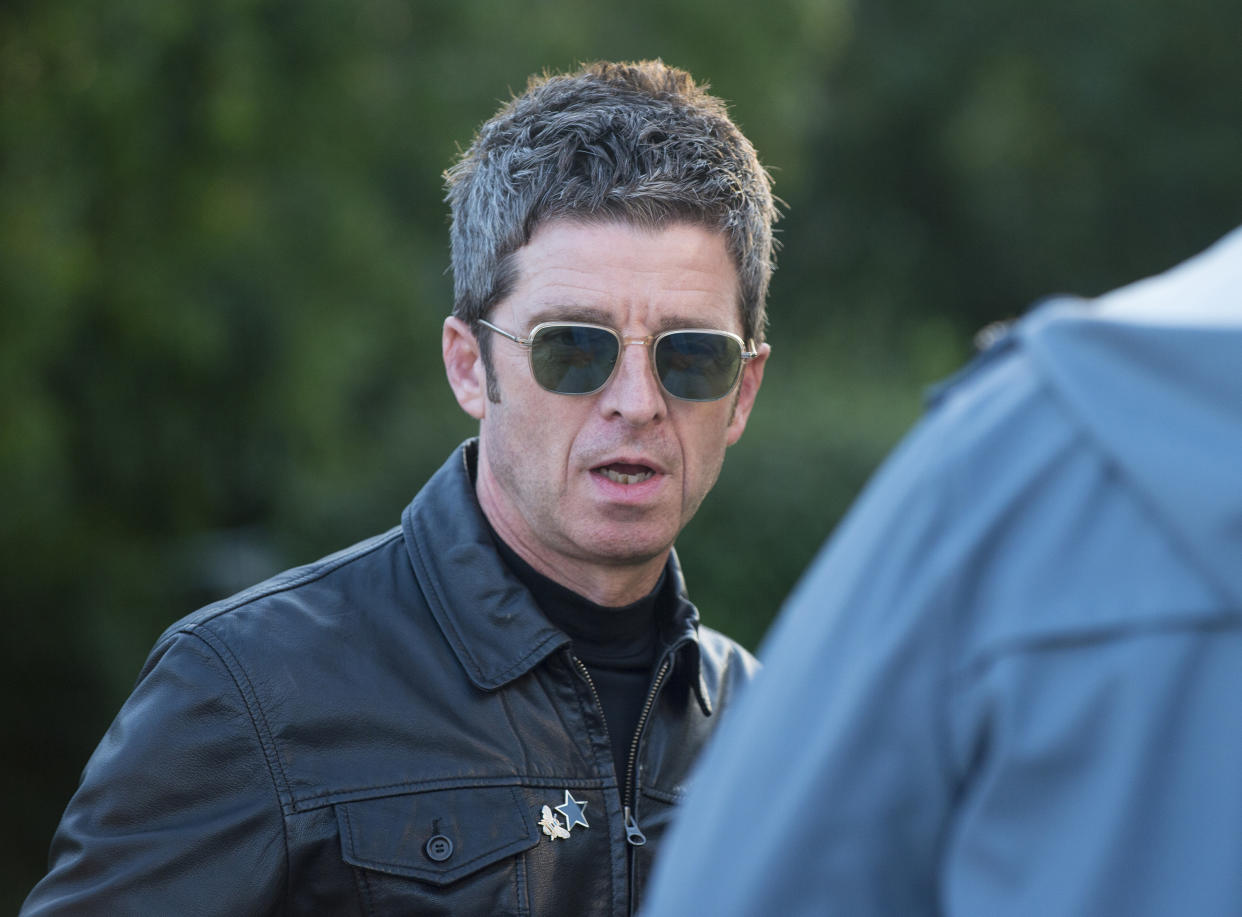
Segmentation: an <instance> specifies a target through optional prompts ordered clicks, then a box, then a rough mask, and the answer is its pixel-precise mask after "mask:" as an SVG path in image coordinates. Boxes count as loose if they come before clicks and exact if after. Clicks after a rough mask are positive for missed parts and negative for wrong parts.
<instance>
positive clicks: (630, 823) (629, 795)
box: [569, 653, 673, 847]
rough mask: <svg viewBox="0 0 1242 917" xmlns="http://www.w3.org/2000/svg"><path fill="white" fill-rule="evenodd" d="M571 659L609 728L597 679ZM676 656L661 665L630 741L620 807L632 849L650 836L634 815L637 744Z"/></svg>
mask: <svg viewBox="0 0 1242 917" xmlns="http://www.w3.org/2000/svg"><path fill="white" fill-rule="evenodd" d="M569 658H570V659H572V660H573V661H574V665H575V666H576V667H577V669H578V671H579V672H580V673H581V674H582V677H583V678H584V679H585V680H586V683H587V687H589V688H590V689H591V696H592V697H593V698H594V699H595V708H596V709H597V710H598V711H599V715H600V718H601V719H602V720H603V721H604V729H605V730H607V729H608V719H607V718H606V717H605V716H604V705H603V704H602V703H601V702H600V699H599V691H597V690H596V688H595V680H594V679H592V678H591V673H590V672H589V671H587V667H586V664H585V663H584V662H583V661H582V660H581V659H579V658H578V657H577V656H574V655H573V654H572V653H571V654H570V657H569ZM672 662H673V657H672V656H671V655H666V656H665V657H664V662H663V663H661V665H660V669H659V671H657V672H656V676H655V678H654V679H652V682H651V690H650V691H648V692H647V700H646V701H645V702H644V703H643V709H642V711H641V712H640V713H639V715H638V725H637V726H636V727H635V728H634V738H633V740H632V741H631V742H630V756H629V760H628V761H627V762H626V768H625V785H624V789H623V790H622V797H621V805H622V807H623V811H624V814H625V839H626V841H628V842H629V843H630V845H631V846H634V847H641V846H642V845H643V844H645V843H647V836H646V835H645V834H643V830H642V828H640V827H639V826H638V819H637V818H636V817H635V815H634V808H633V804H634V797H635V795H636V794H637V791H638V787H637V784H638V775H637V773H636V768H637V765H638V745H639V742H640V741H641V740H642V735H643V730H644V729H645V728H646V726H647V718H648V717H649V716H651V708H652V707H654V706H655V699H656V695H658V694H659V693H660V687H661V686H662V685H663V684H664V679H665V678H666V677H668V670H669V669H670V668H671V667H672Z"/></svg>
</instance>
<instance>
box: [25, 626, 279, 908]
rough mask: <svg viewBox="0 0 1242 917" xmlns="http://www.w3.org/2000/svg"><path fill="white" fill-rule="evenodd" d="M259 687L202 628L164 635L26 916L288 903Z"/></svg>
mask: <svg viewBox="0 0 1242 917" xmlns="http://www.w3.org/2000/svg"><path fill="white" fill-rule="evenodd" d="M248 693H249V692H248V690H247V689H246V688H245V686H244V682H241V683H240V684H239V681H238V680H237V679H235V678H234V675H233V674H232V673H231V672H230V671H229V669H228V668H227V667H226V665H225V664H224V662H223V661H222V659H221V657H220V656H219V655H218V654H217V653H216V652H215V651H214V650H213V649H212V647H211V646H209V645H208V644H207V643H206V642H204V641H203V640H202V639H200V638H199V637H197V636H195V635H193V634H184V633H183V634H177V635H175V636H174V637H172V638H171V640H170V641H169V642H167V643H165V644H163V645H162V646H161V647H158V648H157V649H156V651H155V652H154V653H153V654H152V658H151V660H150V661H149V662H148V664H147V666H146V668H145V670H144V673H143V675H142V677H141V678H140V680H139V682H138V685H137V686H136V687H135V689H134V692H133V693H132V694H131V695H130V697H129V699H128V701H127V702H126V703H125V705H124V706H123V707H122V709H121V711H120V713H119V714H118V715H117V718H116V720H115V721H114V722H113V724H112V726H111V728H109V730H108V732H107V734H106V735H105V736H104V738H103V741H102V742H101V743H100V745H99V747H98V748H97V749H96V751H95V753H94V755H93V756H92V757H91V759H90V761H89V763H88V764H87V766H86V769H85V771H84V772H83V775H82V780H81V783H80V785H79V788H78V791H77V793H76V794H75V795H74V797H73V799H72V800H71V801H70V803H69V806H68V808H67V809H66V811H65V813H64V816H63V817H62V819H61V822H60V826H59V827H58V829H57V831H56V834H55V836H54V838H53V840H52V848H51V854H50V858H49V863H50V870H49V872H48V874H47V875H46V876H45V877H44V879H43V880H42V881H41V882H40V883H39V884H38V885H37V886H35V888H34V890H33V891H32V892H31V894H30V896H29V897H28V898H27V900H26V903H25V905H24V906H23V909H22V911H21V913H22V915H23V917H24V915H30V917H34V915H40V917H42V915H50V914H109V915H117V917H120V915H131V914H132V915H151V914H180V915H194V914H229V915H244V914H267V913H271V912H273V911H274V910H275V909H277V907H278V903H279V900H280V897H281V890H282V887H283V884H284V881H285V880H284V876H285V867H286V848H285V837H284V827H283V818H282V813H281V808H280V802H279V797H278V793H277V784H276V783H275V781H274V772H273V770H272V769H271V768H270V767H269V761H268V757H267V755H266V754H265V750H264V744H265V739H266V733H265V732H264V731H263V730H262V728H261V725H262V724H261V722H259V721H258V719H257V718H256V716H255V715H254V710H253V709H252V707H251V706H250V705H249V704H247V702H246V697H247V695H248Z"/></svg>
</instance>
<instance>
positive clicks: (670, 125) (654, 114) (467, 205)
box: [445, 60, 778, 341]
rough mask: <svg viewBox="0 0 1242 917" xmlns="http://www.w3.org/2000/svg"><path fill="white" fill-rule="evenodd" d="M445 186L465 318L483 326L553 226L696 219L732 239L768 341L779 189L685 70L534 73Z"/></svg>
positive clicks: (750, 312) (756, 322) (590, 68)
mask: <svg viewBox="0 0 1242 917" xmlns="http://www.w3.org/2000/svg"><path fill="white" fill-rule="evenodd" d="M445 181H446V186H447V189H448V195H447V199H448V202H449V204H450V206H451V208H452V217H453V223H452V230H451V240H452V263H453V288H454V302H453V314H454V315H456V316H457V317H458V318H461V319H462V320H464V321H466V322H468V323H469V324H470V325H471V327H473V328H475V329H476V330H477V328H478V325H477V322H478V320H479V319H480V318H483V317H485V316H486V315H487V313H488V312H489V311H490V310H491V308H492V307H493V306H494V305H495V304H496V303H497V302H499V301H500V300H502V299H503V298H504V297H505V296H506V295H507V294H508V293H509V292H510V290H511V288H512V285H513V282H514V279H515V278H514V267H513V260H512V259H513V254H514V253H515V252H516V251H517V250H518V249H519V248H521V247H522V246H523V245H525V244H526V243H527V242H529V241H530V238H531V236H532V235H533V233H534V231H535V229H536V227H538V226H539V225H540V224H541V223H542V222H544V221H547V220H550V219H555V218H570V219H577V220H583V221H592V222H594V221H601V220H623V221H627V222H630V223H634V224H637V225H641V226H648V227H659V226H662V225H666V224H668V223H671V222H675V221H685V222H691V223H695V224H699V225H703V226H705V227H707V228H709V229H712V230H716V231H720V232H722V233H723V234H724V236H725V239H726V242H727V246H728V249H729V252H730V254H731V256H732V257H733V260H734V263H735V265H736V266H737V271H738V278H739V282H740V295H741V303H740V304H739V305H740V309H741V318H742V326H743V329H744V336H745V337H747V338H751V337H753V338H755V339H756V340H760V341H761V340H762V338H763V330H764V324H765V315H764V309H765V301H766V298H767V290H768V281H769V279H770V277H771V273H772V267H773V249H774V245H773V238H772V224H773V222H774V221H775V220H776V219H777V216H778V213H777V208H776V204H775V202H774V199H773V197H772V190H771V179H770V178H769V176H768V173H767V172H766V171H765V170H764V168H763V166H762V165H760V163H759V159H758V157H757V156H756V154H755V149H754V147H753V146H752V145H751V143H750V141H749V140H747V139H746V137H745V136H743V135H742V132H741V131H740V130H738V128H737V126H736V125H735V124H734V123H733V121H732V120H731V119H730V117H729V114H728V111H727V110H726V107H725V104H724V103H723V102H722V101H721V100H720V99H718V98H716V97H715V96H713V95H711V94H709V93H708V92H707V86H706V84H701V85H700V84H697V83H695V81H694V79H693V78H692V77H691V76H690V74H689V73H686V72H685V71H684V70H679V69H677V68H675V67H669V66H666V65H665V64H664V63H663V62H661V61H659V60H653V61H641V62H637V63H609V62H597V63H593V64H587V65H584V66H583V67H582V68H581V69H580V70H578V71H577V72H576V73H572V74H566V75H548V74H544V75H542V76H536V77H532V78H531V79H530V81H529V83H528V84H527V87H526V91H525V92H523V93H522V94H521V95H519V96H517V97H516V98H514V99H513V100H512V101H510V102H509V103H508V104H507V105H505V106H504V107H503V108H502V109H501V110H500V111H499V112H497V114H496V115H495V116H494V117H492V118H491V119H490V120H489V121H487V122H486V123H484V124H483V126H482V127H481V128H480V129H479V132H478V134H477V135H476V136H475V138H474V142H473V143H472V144H471V145H470V148H469V149H467V150H466V152H465V153H464V154H463V155H462V156H461V158H460V159H459V160H458V162H457V163H456V164H455V165H453V166H452V168H450V169H448V171H446V172H445ZM486 337H487V336H486V335H484V338H486Z"/></svg>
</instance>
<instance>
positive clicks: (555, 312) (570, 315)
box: [527, 304, 731, 334]
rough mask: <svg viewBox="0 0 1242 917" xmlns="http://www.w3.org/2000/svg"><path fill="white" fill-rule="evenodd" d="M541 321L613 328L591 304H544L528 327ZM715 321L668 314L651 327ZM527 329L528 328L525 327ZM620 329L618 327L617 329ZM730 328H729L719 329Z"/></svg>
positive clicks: (707, 325) (710, 324) (704, 325)
mask: <svg viewBox="0 0 1242 917" xmlns="http://www.w3.org/2000/svg"><path fill="white" fill-rule="evenodd" d="M541 322H586V323H588V324H591V325H603V326H604V327H605V328H614V327H615V326H614V325H613V324H612V316H611V315H609V314H608V313H607V312H606V311H604V310H603V309H597V308H595V307H593V306H583V305H577V304H574V305H558V306H544V307H543V308H541V309H539V310H538V311H536V312H535V314H534V315H532V316H531V318H530V328H534V327H535V326H536V325H538V324H540V323H541ZM715 327H716V323H715V322H703V321H701V320H699V319H693V318H687V317H686V316H682V315H669V316H665V317H664V318H663V319H661V320H660V321H659V322H658V323H657V324H656V327H655V328H653V329H652V332H651V333H652V334H659V333H661V332H663V331H675V330H677V329H679V328H715ZM527 330H528V331H529V329H527ZM618 330H620V329H618ZM721 330H731V329H721Z"/></svg>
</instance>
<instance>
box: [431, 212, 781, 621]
mask: <svg viewBox="0 0 1242 917" xmlns="http://www.w3.org/2000/svg"><path fill="white" fill-rule="evenodd" d="M517 266H518V278H517V282H516V284H515V286H514V289H513V292H512V293H511V294H510V295H509V296H508V297H507V298H506V299H504V300H503V301H502V302H500V303H499V304H498V305H497V306H496V308H495V309H493V311H492V313H491V315H489V316H488V320H489V321H491V322H492V323H493V324H496V325H498V326H499V327H501V328H503V329H505V330H506V331H509V332H511V333H514V334H517V335H519V336H523V337H525V336H527V335H528V334H529V332H530V330H531V328H533V327H534V326H535V325H536V324H537V323H539V322H545V321H555V320H566V321H585V322H592V323H595V324H600V325H607V326H609V327H611V328H615V329H616V330H618V331H619V332H621V334H622V336H623V337H625V338H627V339H632V338H645V337H647V336H648V335H652V334H656V333H658V332H661V331H666V330H669V329H675V328H714V329H720V330H725V331H732V332H734V333H735V334H739V335H740V334H741V333H742V325H741V316H740V315H739V309H738V297H739V294H738V279H737V271H736V269H735V268H734V266H733V262H732V259H731V258H730V257H729V254H728V251H727V249H726V246H725V240H724V236H723V235H721V234H720V233H716V232H712V231H709V230H707V229H705V228H702V227H699V226H694V225H690V224H674V225H672V226H670V227H668V228H665V229H660V230H647V229H641V228H637V227H634V226H631V225H629V224H627V223H621V222H609V223H603V224H584V223H575V222H570V221H566V220H557V221H552V222H549V223H547V224H544V225H543V226H541V227H539V228H538V229H537V230H536V232H535V234H534V236H533V237H532V238H531V241H530V242H529V243H528V244H527V245H526V246H525V247H524V248H522V249H521V250H520V251H519V252H518V253H517ZM456 321H457V320H455V319H449V320H448V322H446V326H445V361H446V365H448V369H449V378H450V382H451V383H452V384H453V388H454V392H455V394H457V397H458V400H459V401H460V402H461V404H462V406H463V407H464V408H465V409H466V410H467V411H468V412H469V413H471V414H472V415H473V416H475V417H478V418H479V421H480V432H479V440H480V446H479V466H478V480H477V485H476V486H477V491H478V494H479V501H480V504H481V505H482V506H483V509H484V512H485V513H486V514H487V516H488V519H489V520H490V521H491V523H492V525H493V526H494V527H495V528H496V530H497V532H498V533H499V534H500V535H501V537H502V538H504V539H505V541H506V542H507V543H508V544H509V545H510V546H511V547H512V548H513V549H514V550H515V551H517V552H518V554H520V555H521V556H522V557H523V558H525V559H526V560H527V562H529V563H531V564H532V566H534V567H535V568H536V569H538V570H540V571H541V572H543V573H544V574H545V575H548V576H551V577H552V578H554V579H556V580H557V581H559V582H561V583H563V584H565V585H567V586H569V587H570V588H574V589H577V591H579V592H581V593H583V594H585V595H588V596H591V597H593V598H595V599H596V601H600V600H601V599H600V597H599V596H600V595H604V597H605V598H607V595H606V594H604V593H601V591H600V589H599V588H598V583H599V582H600V580H601V578H603V579H605V580H606V579H610V578H612V579H615V578H616V577H615V576H613V574H618V573H619V574H621V578H622V579H624V578H625V574H624V573H623V571H628V572H633V571H635V570H639V571H643V574H644V575H643V576H642V577H641V578H642V579H644V580H646V579H651V580H652V584H653V582H654V576H656V575H658V571H659V569H660V568H661V567H662V566H663V563H664V560H665V558H666V556H667V552H668V550H669V548H670V547H671V546H672V544H673V540H674V539H675V538H676V537H677V534H678V533H679V532H680V531H681V529H682V528H683V526H685V524H686V523H687V522H688V521H689V520H690V518H691V517H692V516H693V515H694V513H695V511H696V510H697V509H698V507H699V504H700V503H701V502H702V500H703V498H704V497H705V496H706V495H707V492H708V491H709V490H711V488H712V485H713V484H715V483H716V478H717V476H718V475H719V473H720V466H721V464H722V463H723V461H724V453H725V448H726V446H729V445H732V444H733V443H734V442H736V441H737V439H738V438H739V437H740V436H741V435H742V431H743V430H744V429H745V426H746V420H747V417H748V416H749V414H750V409H751V406H752V405H753V403H754V399H755V394H756V392H757V391H758V388H759V383H760V382H761V380H762V377H763V363H764V361H765V359H766V357H767V354H768V347H767V345H764V346H763V347H762V348H761V350H762V353H761V355H760V356H759V357H757V358H756V359H754V360H752V361H750V362H749V363H748V364H747V365H746V367H745V369H744V371H743V374H742V379H741V381H740V383H739V387H738V388H737V389H736V390H735V391H734V392H733V393H730V394H729V395H727V396H725V397H724V398H721V399H720V400H718V401H713V402H706V403H702V402H689V401H682V400H679V399H677V398H674V397H672V396H671V395H669V394H668V393H667V392H665V391H664V389H663V388H661V386H660V383H659V381H658V380H657V379H656V377H655V375H654V373H653V372H652V368H651V358H650V355H649V352H648V347H646V346H643V345H641V344H630V345H627V346H625V347H623V348H622V353H621V356H620V357H619V365H618V367H617V369H616V372H615V373H614V375H613V376H612V378H611V379H610V380H609V382H608V383H607V385H605V386H604V388H603V389H601V390H600V391H598V392H596V393H594V394H592V395H560V394H556V393H553V392H549V391H546V390H544V389H543V388H541V387H540V386H539V384H538V383H536V382H535V380H534V378H533V377H532V376H531V372H530V366H529V362H528V356H527V352H526V350H525V349H524V348H522V347H520V346H519V345H517V344H515V343H513V342H512V341H509V340H507V339H505V338H504V337H502V336H501V335H498V334H495V333H492V340H491V362H492V368H493V371H494V372H495V375H496V381H497V383H498V387H499V392H500V400H499V401H498V402H493V401H489V400H487V399H486V397H484V396H483V395H482V382H483V375H482V374H483V369H482V365H481V362H480V361H478V359H477V344H475V342H474V341H473V339H472V338H471V339H469V340H467V339H465V338H463V336H462V335H463V330H464V329H465V326H464V325H461V323H460V322H458V323H457V325H456V326H453V325H452V323H454V322H456ZM482 333H485V334H486V333H489V332H487V331H484V332H482ZM464 334H465V335H466V336H469V332H468V331H464ZM450 337H452V338H453V341H452V342H450ZM454 347H455V348H458V350H457V351H456V352H455V353H453V354H450V350H451V349H452V348H454ZM461 348H465V350H464V351H463V350H461ZM471 349H473V351H474V356H471V355H470V353H469V352H468V351H470V350H471ZM454 361H456V366H457V369H458V370H459V372H458V373H457V376H458V378H455V369H454ZM647 574H650V575H647ZM590 584H595V585H590ZM618 597H619V594H618V595H614V596H613V598H614V599H615V598H618ZM606 604H621V602H620V601H611V602H606Z"/></svg>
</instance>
